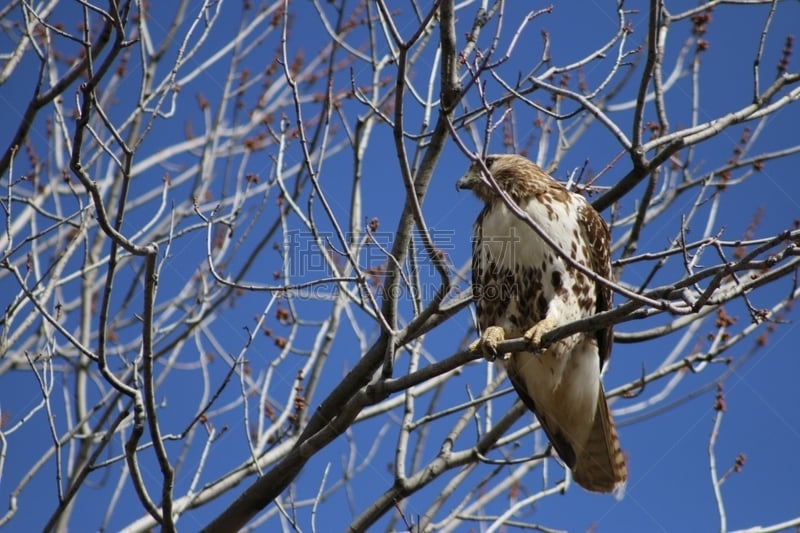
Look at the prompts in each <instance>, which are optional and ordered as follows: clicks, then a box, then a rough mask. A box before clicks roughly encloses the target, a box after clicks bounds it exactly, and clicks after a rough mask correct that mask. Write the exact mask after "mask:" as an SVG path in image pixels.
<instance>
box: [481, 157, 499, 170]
mask: <svg viewBox="0 0 800 533" xmlns="http://www.w3.org/2000/svg"><path fill="white" fill-rule="evenodd" d="M496 160H497V158H496V157H491V156H490V157H487V158H486V160H485V161H484V163H486V168H488V169H489V170H492V165H494V162H495V161H496Z"/></svg>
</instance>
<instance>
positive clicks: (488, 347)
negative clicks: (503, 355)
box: [469, 326, 506, 361]
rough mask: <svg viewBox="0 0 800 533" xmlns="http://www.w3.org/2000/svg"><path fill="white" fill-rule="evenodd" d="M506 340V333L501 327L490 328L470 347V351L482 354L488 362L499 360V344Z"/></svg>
mask: <svg viewBox="0 0 800 533" xmlns="http://www.w3.org/2000/svg"><path fill="white" fill-rule="evenodd" d="M505 339H506V332H505V330H504V329H503V328H501V327H500V326H489V327H488V328H486V330H484V332H483V333H482V334H481V337H480V338H479V339H478V340H476V341H475V342H473V343H472V344H470V345H469V351H471V352H477V353H482V354H483V356H484V357H485V358H486V359H487V360H488V361H494V360H495V359H496V358H497V344H498V343H500V342H503V341H504V340H505Z"/></svg>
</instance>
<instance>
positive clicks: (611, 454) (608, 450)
mask: <svg viewBox="0 0 800 533" xmlns="http://www.w3.org/2000/svg"><path fill="white" fill-rule="evenodd" d="M598 394H599V398H598V399H597V412H596V413H595V417H594V424H593V425H592V430H591V432H590V433H589V439H588V440H587V441H586V445H585V446H584V447H583V450H582V451H581V453H580V454H579V455H578V457H577V460H576V461H575V466H574V467H573V468H572V477H573V479H575V482H576V483H578V485H580V486H581V487H583V488H585V489H586V490H591V491H594V492H612V491H614V490H616V489H618V488H620V487H621V486H622V485H623V484H624V483H625V481H626V480H627V479H628V466H627V465H626V462H625V455H624V454H623V453H622V448H621V447H620V445H619V438H618V437H617V429H616V427H614V421H613V420H612V419H611V412H610V411H609V409H608V402H606V396H605V393H604V392H603V387H602V386H601V387H600V390H599V393H598Z"/></svg>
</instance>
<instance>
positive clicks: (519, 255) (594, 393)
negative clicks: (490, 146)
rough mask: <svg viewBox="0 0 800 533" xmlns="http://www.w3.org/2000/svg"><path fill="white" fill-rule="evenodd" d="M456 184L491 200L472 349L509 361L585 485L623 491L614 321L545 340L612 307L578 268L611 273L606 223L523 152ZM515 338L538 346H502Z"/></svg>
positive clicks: (476, 268)
mask: <svg viewBox="0 0 800 533" xmlns="http://www.w3.org/2000/svg"><path fill="white" fill-rule="evenodd" d="M484 166H485V170H488V171H489V173H490V174H491V177H492V178H494V182H495V183H494V184H493V183H492V181H491V180H490V179H489V177H488V176H487V175H486V172H485V170H484ZM456 188H457V189H471V190H472V192H473V193H475V195H476V196H477V197H478V198H479V199H481V200H482V201H483V202H484V203H485V205H484V208H483V210H482V211H481V213H480V215H478V219H477V220H476V221H475V226H474V233H473V249H472V290H473V294H474V298H475V302H476V307H477V315H478V325H479V328H480V338H479V339H478V340H477V341H476V342H474V343H473V344H472V345H471V346H470V349H472V350H473V351H476V352H481V353H483V354H484V356H486V358H487V359H489V360H496V361H497V362H498V363H500V364H501V365H502V366H504V367H505V370H506V373H507V374H508V377H509V379H510V381H511V383H512V384H513V386H514V389H516V391H517V393H518V394H519V397H520V399H521V400H522V401H523V402H524V403H525V405H526V406H527V407H528V408H529V409H530V410H531V411H533V412H534V414H536V417H537V418H538V419H539V422H540V424H541V426H542V428H543V429H544V431H545V433H546V434H547V437H548V438H549V439H550V442H551V443H552V445H553V447H554V448H555V450H556V452H558V455H559V456H560V457H561V459H562V460H563V461H564V463H566V465H567V466H568V467H569V468H570V469H571V470H572V475H573V478H574V479H575V481H576V482H577V483H578V484H579V485H581V486H582V487H584V488H585V489H587V490H591V491H596V492H611V491H613V490H615V489H617V488H619V487H620V486H621V485H622V484H624V482H625V480H626V479H627V477H628V471H627V466H626V463H625V457H624V455H623V453H622V450H621V449H620V445H619V439H618V438H617V431H616V428H615V427H614V422H613V420H612V419H611V414H610V412H609V409H608V404H607V403H606V398H605V394H604V392H603V386H602V383H601V381H600V370H601V369H602V367H603V365H604V364H605V363H606V361H607V360H608V358H609V355H610V354H611V344H612V332H611V327H607V328H604V329H600V330H598V331H594V332H583V333H576V334H574V335H570V336H569V337H566V338H564V339H561V340H559V341H556V342H554V343H553V344H551V345H550V346H546V347H542V337H543V336H544V335H545V334H547V333H548V332H549V331H552V330H553V329H555V328H557V327H558V326H562V325H564V324H567V323H568V322H572V321H575V320H578V319H581V318H585V317H589V316H591V315H593V314H595V313H599V312H602V311H605V310H607V309H609V308H610V306H611V290H610V289H609V288H608V286H606V285H603V284H602V283H601V282H599V281H596V279H592V277H591V276H590V275H588V274H587V273H586V272H583V271H581V270H580V269H579V268H577V267H576V266H575V265H576V264H577V265H582V266H583V267H585V270H586V271H587V272H588V271H591V272H594V273H596V274H597V275H598V276H600V277H602V278H605V279H609V278H610V276H611V261H610V252H609V241H610V239H611V237H610V234H609V231H608V226H606V223H605V222H604V221H603V219H602V218H601V217H600V215H599V214H598V213H597V212H596V211H595V210H594V209H593V208H592V207H591V206H590V205H589V204H588V203H587V202H586V200H585V199H584V198H583V197H581V196H580V195H578V194H575V193H572V192H570V191H568V190H567V189H566V188H565V187H564V186H563V185H561V184H560V183H558V182H557V181H555V180H554V179H553V178H551V177H550V176H548V175H547V174H546V173H545V172H544V171H543V170H542V169H541V168H539V167H538V166H537V165H535V164H534V163H532V162H531V161H529V160H528V159H526V158H524V157H522V156H519V155H507V154H504V155H490V156H488V157H486V159H485V160H484V162H483V165H482V164H481V163H480V162H474V163H473V164H472V165H471V166H470V168H469V170H468V172H467V173H466V175H465V176H464V177H463V178H461V179H460V180H459V181H458V183H457V185H456ZM498 189H499V191H502V192H503V193H505V196H506V198H507V199H504V198H503V195H501V194H500V192H499V191H498ZM515 211H516V212H515ZM526 216H527V218H529V219H530V221H528V220H525V218H526ZM531 222H532V223H533V224H531ZM533 226H537V227H538V228H539V230H540V231H539V233H537V231H536V230H535V229H534V228H533ZM540 233H541V234H543V235H544V236H546V237H547V238H549V240H550V241H551V242H550V243H549V244H548V243H547V242H546V239H545V238H543V237H542V236H541V235H540ZM554 246H555V247H557V248H558V250H556V249H555V248H554ZM516 337H524V338H525V339H526V340H527V341H528V343H529V344H530V350H529V351H521V352H514V353H510V354H498V353H497V344H498V343H499V342H501V341H502V340H504V339H506V338H509V339H511V338H516Z"/></svg>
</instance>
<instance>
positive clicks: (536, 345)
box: [522, 317, 558, 352]
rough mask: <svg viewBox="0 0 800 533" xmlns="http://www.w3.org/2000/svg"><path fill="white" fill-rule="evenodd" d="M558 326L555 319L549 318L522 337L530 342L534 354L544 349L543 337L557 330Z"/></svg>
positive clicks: (538, 323)
mask: <svg viewBox="0 0 800 533" xmlns="http://www.w3.org/2000/svg"><path fill="white" fill-rule="evenodd" d="M557 326H558V323H557V322H556V321H555V320H554V319H553V318H550V317H547V318H545V319H544V320H540V321H539V322H537V323H536V324H534V325H533V327H532V328H531V329H529V330H528V331H526V332H525V334H524V335H523V336H522V337H523V338H524V339H525V340H526V341H528V344H530V345H531V348H533V351H534V352H538V351H539V350H541V347H542V337H544V336H545V334H547V333H549V332H551V331H553V330H554V329H556V327H557Z"/></svg>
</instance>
